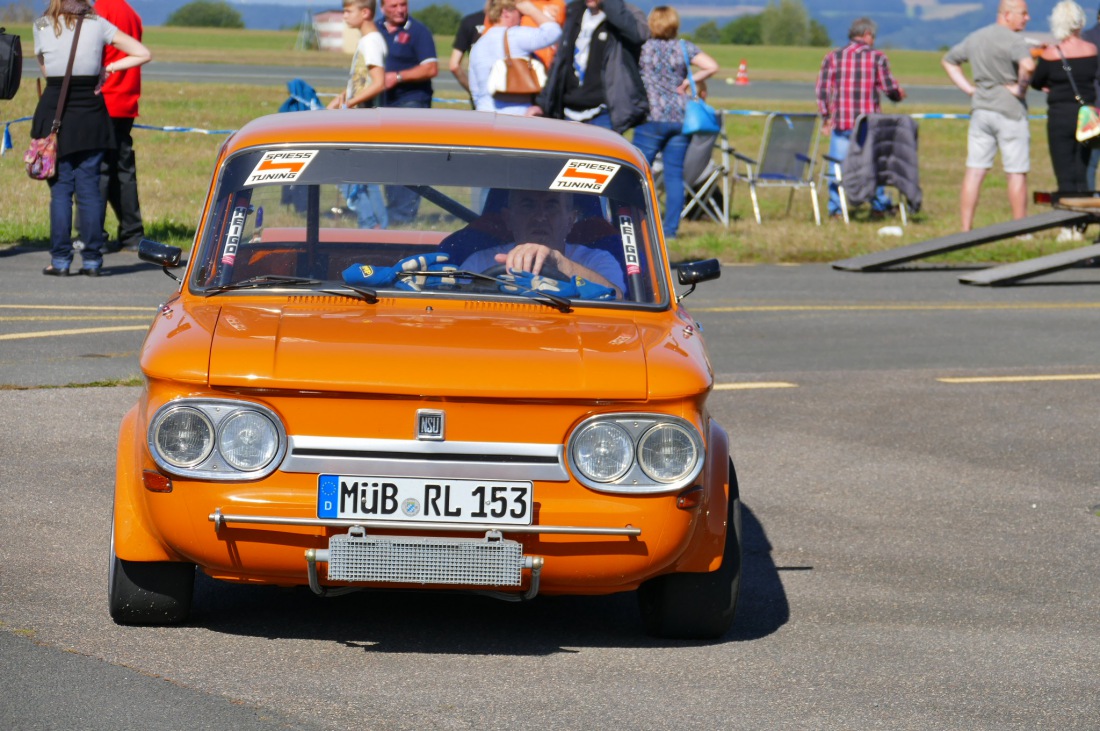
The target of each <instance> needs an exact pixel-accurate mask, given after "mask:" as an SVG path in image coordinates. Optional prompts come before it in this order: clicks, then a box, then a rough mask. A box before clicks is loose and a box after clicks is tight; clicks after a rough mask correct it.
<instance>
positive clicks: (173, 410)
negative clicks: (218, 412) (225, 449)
mask: <svg viewBox="0 0 1100 731" xmlns="http://www.w3.org/2000/svg"><path fill="white" fill-rule="evenodd" d="M216 441H217V440H216V438H215V432H214V424H213V422H211V421H210V419H209V417H207V415H206V414H204V413H203V412H202V410H200V409H196V408H193V407H191V406H188V405H185V404H179V403H176V404H170V405H169V407H168V408H165V409H161V410H160V411H159V412H157V416H156V418H154V419H153V423H152V425H151V426H150V427H149V448H150V451H151V452H152V453H153V454H154V455H155V456H156V457H158V458H160V459H162V460H164V462H165V463H166V464H168V465H171V466H172V467H173V468H175V469H178V470H183V469H189V468H192V467H194V466H195V465H198V464H201V463H202V462H203V461H204V460H205V459H207V458H208V457H209V456H210V453H211V452H213V451H214V447H215V446H216ZM196 442H199V444H195V443H196ZM196 447H197V449H196ZM177 452H178V453H179V454H177ZM184 453H190V454H188V455H187V456H184Z"/></svg>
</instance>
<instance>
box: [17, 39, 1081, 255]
mask: <svg viewBox="0 0 1100 731" xmlns="http://www.w3.org/2000/svg"><path fill="white" fill-rule="evenodd" d="M16 30H20V31H21V32H23V33H25V35H26V37H27V38H28V41H27V46H26V48H27V51H28V52H29V50H30V49H31V48H32V46H31V45H30V41H29V29H27V28H22V29H18V28H17V29H16ZM294 38H295V35H294V33H291V32H276V31H245V32H241V31H231V32H230V31H224V32H223V31H212V30H202V31H193V30H182V29H165V28H150V29H148V30H147V33H146V41H147V42H148V45H149V46H150V48H151V49H152V50H153V52H154V55H155V58H156V59H159V60H165V61H167V60H179V61H210V62H219V61H220V62H230V61H231V62H233V63H246V64H260V65H265V64H278V65H301V66H307V65H324V66H335V67H343V66H345V65H346V64H347V59H346V58H345V57H343V56H342V55H340V54H327V53H319V52H295V51H293V44H294ZM438 40H439V45H440V48H439V51H440V56H441V57H443V58H445V57H446V55H447V54H448V53H449V44H447V43H445V40H444V39H438ZM226 48H232V53H231V54H230V53H227V52H226V51H225V49H226ZM709 50H712V51H713V52H714V55H715V56H716V57H717V58H718V59H719V61H720V63H722V65H723V67H724V69H727V68H728V69H730V73H731V74H732V73H733V72H734V71H735V70H736V65H737V63H738V62H739V59H740V58H746V59H747V61H748V63H749V64H750V68H751V69H752V74H753V78H754V79H761V80H764V79H791V80H811V79H813V78H814V76H815V75H816V71H817V66H818V64H819V62H820V58H821V53H822V52H821V49H788V48H783V49H776V48H733V47H721V46H717V47H712V48H710V49H709ZM891 58H892V60H893V61H894V69H895V73H896V75H897V76H898V77H899V80H900V82H901V83H902V84H903V85H905V84H918V83H933V82H934V83H943V81H944V79H943V76H942V71H939V55H938V54H936V53H925V52H916V51H909V52H894V53H892V54H891ZM155 62H156V61H154V63H155ZM724 72H725V71H724ZM724 72H723V73H724ZM443 73H448V72H446V71H444V72H443ZM34 90H35V85H34V83H33V82H24V84H23V87H22V89H21V90H20V92H19V94H18V95H17V97H16V98H15V99H14V100H12V101H10V102H0V121H5V120H13V119H18V118H20V117H24V116H29V115H31V114H32V113H33V111H34V104H35V91H34ZM329 91H334V90H329ZM285 98H286V91H285V88H284V87H282V86H279V87H271V88H266V87H257V86H219V85H216V84H177V83H168V82H148V81H147V82H146V83H145V84H144V91H143V97H142V101H141V111H142V116H141V118H140V119H139V120H138V121H139V123H143V124H147V125H152V126H179V127H197V128H203V129H217V130H225V129H235V128H237V127H239V126H240V125H242V124H243V123H244V122H246V121H247V120H249V119H251V118H253V117H256V116H259V115H263V114H268V113H273V112H275V111H276V110H277V109H278V107H279V105H280V104H281V103H282V102H283V101H284V100H285ZM739 108H741V109H752V110H768V111H786V112H805V111H813V104H812V102H811V101H809V100H807V101H806V102H803V103H789V102H788V103H782V104H780V103H776V102H772V101H767V100H759V101H753V100H749V101H744V102H741V101H739ZM902 108H903V109H904V110H905V111H907V112H910V113H920V112H965V111H966V109H965V108H962V107H935V108H933V107H920V106H913V107H911V106H908V105H906V106H904V107H902ZM1033 111H1034V110H1033ZM1038 111H1042V110H1038ZM763 124H764V122H763V118H761V117H740V116H738V117H734V118H733V119H732V121H731V122H730V124H729V127H728V131H729V135H730V142H731V144H732V145H733V146H734V148H736V149H737V150H738V151H742V152H744V153H745V154H748V155H750V156H756V153H757V151H758V149H759V146H760V139H761V135H762V132H763ZM920 125H921V126H920V135H921V140H920V146H921V168H920V172H921V183H922V187H923V192H924V201H925V202H924V208H923V210H922V211H921V212H920V214H918V215H917V216H915V217H914V220H913V221H912V222H911V223H910V225H909V226H908V227H907V228H906V230H905V232H904V235H903V236H901V237H889V236H879V235H877V230H878V228H879V227H880V226H881V225H882V224H877V223H870V222H867V221H866V220H865V217H866V213H865V212H862V211H861V212H859V213H858V214H857V216H856V220H855V221H853V223H852V225H850V226H845V225H843V224H842V223H838V222H826V223H825V225H823V226H821V227H818V226H815V225H814V223H813V216H812V210H811V207H810V199H809V193H808V192H805V191H803V192H799V193H797V194H796V195H795V198H794V205H793V208H792V209H791V212H790V214H789V215H788V214H787V213H786V202H787V193H786V192H785V191H782V190H773V191H763V192H762V196H761V197H762V206H763V209H764V211H763V214H764V224H763V225H762V226H761V225H757V224H756V222H755V221H754V220H753V218H752V210H751V207H750V204H749V198H748V192H747V190H746V189H745V188H744V187H743V186H738V187H736V188H735V190H734V195H733V198H732V208H733V211H734V213H735V215H736V220H735V221H734V222H733V223H732V225H731V226H730V227H729V228H728V229H726V228H724V227H722V226H721V225H719V224H713V223H702V222H686V223H685V225H684V226H683V227H682V229H681V237H680V239H679V240H678V241H677V242H675V244H674V245H673V246H671V247H670V248H672V250H673V251H672V255H673V257H674V258H677V259H681V258H688V257H695V256H717V257H719V258H721V259H722V260H723V261H725V262H823V261H832V260H835V259H839V258H846V257H849V256H854V255H857V254H860V253H866V252H870V251H875V250H881V249H887V248H893V247H896V246H901V245H904V244H908V243H913V242H916V241H922V240H924V239H928V238H932V237H935V236H942V235H945V234H948V233H953V232H954V231H956V230H957V226H958V190H959V184H960V181H961V179H962V173H963V161H964V160H965V157H966V122H965V121H959V120H924V121H922V122H921V123H920ZM29 129H30V125H29V124H27V123H21V124H17V125H13V126H12V127H11V134H12V138H13V141H14V145H15V149H14V150H12V151H9V152H8V153H7V154H6V155H4V156H3V158H0V179H2V180H3V181H4V182H3V206H2V207H0V242H7V243H12V242H21V243H24V244H29V245H38V246H45V242H46V241H47V239H48V231H49V224H48V206H49V192H48V189H47V187H46V185H45V184H44V183H41V182H37V181H32V180H30V179H28V178H27V177H26V175H25V174H24V173H23V169H22V160H21V157H22V151H23V150H24V149H25V148H26V145H27V141H28V137H29ZM1031 132H1032V154H1031V161H1032V174H1031V176H1030V179H1029V185H1030V188H1031V190H1050V189H1052V188H1053V187H1054V180H1053V174H1052V172H1051V169H1050V161H1049V156H1048V153H1047V148H1046V128H1045V122H1043V121H1041V120H1035V121H1033V122H1032V129H1031ZM222 139H223V137H222V136H217V135H199V134H188V133H173V132H160V131H149V130H137V131H136V132H135V148H136V149H137V153H138V168H139V177H140V182H141V199H142V210H143V214H144V216H145V220H146V227H147V233H148V235H149V236H150V237H151V238H156V239H159V240H161V241H164V242H166V243H173V244H176V245H184V246H188V245H190V242H191V238H192V236H193V234H194V230H195V226H196V223H197V217H198V215H199V211H200V209H201V205H202V200H203V196H204V195H205V192H206V188H207V186H208V185H209V181H210V175H211V172H212V164H213V161H214V159H215V156H216V153H217V149H218V147H219V145H220V144H221V142H222ZM823 144H827V139H826V140H823ZM821 151H822V152H824V151H825V150H824V149H822V150H821ZM822 204H823V205H824V197H823V196H822ZM1036 210H1039V209H1036ZM108 218H109V220H108V226H107V228H108V231H111V230H113V229H114V226H115V223H114V221H113V220H112V219H111V215H110V214H108ZM1008 218H1010V211H1009V207H1008V203H1007V200H1006V199H1005V186H1004V176H1003V175H1002V174H1001V173H1000V172H999V171H998V170H997V169H995V170H994V171H993V173H991V174H990V176H989V177H988V178H987V180H986V183H985V187H984V189H983V191H982V202H981V205H980V206H979V210H978V218H977V221H976V225H978V226H984V225H988V224H992V223H995V222H998V221H1003V220H1007V219H1008ZM1055 234H1056V232H1050V233H1049V234H1044V235H1041V236H1037V237H1036V238H1035V239H1034V240H1032V241H1029V242H1020V241H1015V240H1011V241H1008V242H1001V243H997V244H991V245H986V246H982V247H979V248H976V249H970V250H963V251H962V252H958V253H956V254H954V255H952V256H951V257H949V258H950V259H951V260H954V261H1012V260H1016V259H1019V258H1026V257H1030V256H1035V255H1039V254H1044V253H1049V252H1052V251H1056V250H1058V249H1059V248H1065V246H1064V245H1058V244H1056V243H1055V241H1054V236H1055Z"/></svg>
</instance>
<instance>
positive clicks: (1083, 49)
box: [1031, 0, 1100, 241]
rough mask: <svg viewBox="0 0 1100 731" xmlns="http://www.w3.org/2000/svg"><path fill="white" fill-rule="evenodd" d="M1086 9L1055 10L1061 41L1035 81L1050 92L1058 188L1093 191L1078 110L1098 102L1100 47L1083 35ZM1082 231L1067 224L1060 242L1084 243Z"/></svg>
mask: <svg viewBox="0 0 1100 731" xmlns="http://www.w3.org/2000/svg"><path fill="white" fill-rule="evenodd" d="M1084 27H1085V11H1084V10H1083V9H1082V8H1081V6H1080V5H1078V4H1077V3H1075V2H1073V0H1063V1H1062V2H1060V3H1058V4H1057V5H1055V6H1054V11H1053V12H1052V13H1051V14H1050V31H1051V33H1052V34H1053V35H1054V38H1055V40H1056V41H1057V43H1056V44H1055V45H1052V46H1047V47H1046V48H1044V49H1043V51H1042V55H1041V56H1039V58H1038V60H1037V61H1036V64H1035V73H1034V74H1033V75H1032V77H1031V85H1032V86H1033V87H1034V88H1036V89H1039V90H1042V91H1045V92H1046V93H1047V145H1048V146H1049V148H1050V162H1051V165H1052V166H1053V167H1054V177H1055V178H1056V179H1057V181H1058V190H1059V191H1062V192H1066V191H1087V190H1090V189H1091V187H1092V185H1091V183H1090V182H1089V180H1088V176H1087V174H1086V171H1087V169H1088V163H1089V155H1090V150H1089V147H1088V146H1087V145H1084V144H1081V143H1080V142H1078V141H1077V114H1078V110H1079V109H1080V108H1081V106H1082V105H1089V106H1091V105H1093V104H1095V103H1096V88H1095V84H1094V82H1095V80H1096V78H1097V74H1098V71H1100V63H1098V61H1097V49H1096V46H1095V45H1093V44H1091V43H1089V42H1088V41H1086V40H1084V39H1082V38H1081V29H1082V28H1084ZM1083 238H1084V236H1083V234H1082V233H1081V232H1080V231H1077V230H1076V229H1072V228H1063V229H1062V232H1061V233H1060V234H1059V235H1058V240H1059V241H1081V240H1083Z"/></svg>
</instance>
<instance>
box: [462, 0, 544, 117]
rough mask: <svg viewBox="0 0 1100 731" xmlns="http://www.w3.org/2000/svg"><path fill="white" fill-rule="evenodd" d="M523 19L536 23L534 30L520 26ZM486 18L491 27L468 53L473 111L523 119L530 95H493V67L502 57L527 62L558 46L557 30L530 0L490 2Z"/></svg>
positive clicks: (529, 102) (531, 97)
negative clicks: (534, 54)
mask: <svg viewBox="0 0 1100 731" xmlns="http://www.w3.org/2000/svg"><path fill="white" fill-rule="evenodd" d="M525 15H526V16H528V17H529V18H531V19H532V20H533V21H535V22H536V23H538V27H537V28H527V27H525V26H521V25H520V21H521V20H522V19H523V16H525ZM486 17H487V18H488V20H489V22H490V23H492V27H491V28H489V30H487V31H485V33H484V34H482V36H481V38H479V39H478V40H477V42H476V43H474V46H473V48H471V49H470V72H469V76H470V94H471V95H472V96H473V98H474V109H476V110H477V111H479V112H499V113H501V114H515V115H524V114H526V113H527V109H528V108H529V107H530V106H531V101H532V99H533V98H534V97H533V95H532V94H504V93H494V92H496V90H495V89H493V88H492V84H490V76H491V75H492V71H493V66H494V65H495V64H497V63H498V62H500V61H503V60H504V59H505V58H506V56H510V57H512V58H515V59H530V58H531V54H532V53H534V52H535V51H538V50H540V49H543V48H546V47H547V46H552V45H553V44H555V43H557V42H558V39H559V38H561V26H560V25H558V24H557V23H556V22H554V21H553V20H551V19H550V17H549V16H547V15H546V14H545V13H543V12H542V11H541V10H539V9H538V7H537V6H536V5H535V4H534V3H533V2H531V0H519V2H516V1H515V0H492V2H490V4H489V12H488V13H486ZM505 44H507V46H505ZM506 49H507V52H506ZM531 63H532V64H539V65H540V66H541V61H539V60H538V59H533V60H531Z"/></svg>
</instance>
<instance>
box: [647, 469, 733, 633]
mask: <svg viewBox="0 0 1100 731" xmlns="http://www.w3.org/2000/svg"><path fill="white" fill-rule="evenodd" d="M735 479H736V478H734V476H733V471H732V465H731V470H730V482H731V484H730V487H731V488H732V489H731V490H730V494H731V499H730V501H729V513H728V523H727V525H726V544H725V551H724V553H723V556H722V564H721V566H719V567H718V568H717V569H716V570H715V571H711V572H709V573H682V574H666V575H664V576H658V577H656V578H654V579H650V580H649V581H647V582H645V583H644V584H642V585H641V586H640V587H638V606H639V608H640V609H641V612H642V622H643V623H644V624H645V628H646V632H648V633H649V634H650V635H653V636H654V637H663V638H669V639H688V640H715V639H719V638H721V637H722V636H723V635H725V634H726V632H728V631H729V628H730V627H731V626H732V625H733V617H734V614H735V612H736V609H737V594H738V591H739V590H740V586H741V501H740V500H739V499H738V498H737V497H736V496H737V491H736V489H735V485H736V483H735V482H734V480H735Z"/></svg>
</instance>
